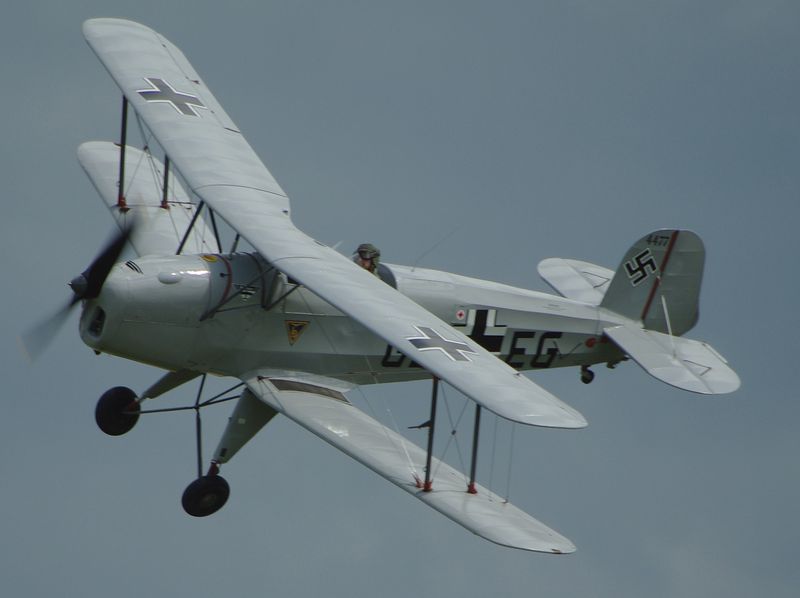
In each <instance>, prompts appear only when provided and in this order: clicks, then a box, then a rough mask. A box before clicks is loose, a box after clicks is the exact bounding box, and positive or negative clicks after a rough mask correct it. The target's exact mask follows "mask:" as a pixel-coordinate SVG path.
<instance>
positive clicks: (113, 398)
mask: <svg viewBox="0 0 800 598" xmlns="http://www.w3.org/2000/svg"><path fill="white" fill-rule="evenodd" d="M140 410H141V407H140V406H139V403H137V402H136V393H135V392H133V391H132V390H131V389H130V388H126V387H124V386H115V387H114V388H111V389H109V390H107V391H106V392H104V393H103V396H102V397H100V400H98V401H97V407H95V410H94V419H95V421H96V422H97V426H98V427H99V428H100V429H101V430H102V431H103V432H105V433H106V434H108V435H109V436H122V435H123V434H125V433H126V432H130V430H131V428H133V426H135V425H136V422H137V421H139V411H140Z"/></svg>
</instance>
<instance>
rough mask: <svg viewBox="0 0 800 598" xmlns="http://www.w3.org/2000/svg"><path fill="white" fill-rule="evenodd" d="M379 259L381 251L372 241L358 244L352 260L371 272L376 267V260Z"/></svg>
mask: <svg viewBox="0 0 800 598" xmlns="http://www.w3.org/2000/svg"><path fill="white" fill-rule="evenodd" d="M380 259H381V251H380V249H378V248H377V247H375V246H374V245H373V244H372V243H362V244H361V245H359V246H358V249H356V253H355V255H354V256H353V261H355V262H356V263H357V264H358V265H359V266H361V267H362V268H364V269H365V270H369V271H370V272H373V273H374V272H375V270H376V269H377V268H378V262H379V261H380Z"/></svg>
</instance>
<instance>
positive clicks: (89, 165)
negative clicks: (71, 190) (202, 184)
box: [78, 141, 219, 255]
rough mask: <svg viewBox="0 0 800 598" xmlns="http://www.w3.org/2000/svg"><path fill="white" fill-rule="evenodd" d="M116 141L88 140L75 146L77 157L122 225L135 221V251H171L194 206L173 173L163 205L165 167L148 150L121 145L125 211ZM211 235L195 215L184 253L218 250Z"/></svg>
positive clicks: (132, 240) (172, 251)
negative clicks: (119, 202)
mask: <svg viewBox="0 0 800 598" xmlns="http://www.w3.org/2000/svg"><path fill="white" fill-rule="evenodd" d="M119 155H120V146H119V145H117V144H116V143H111V142H110V141H88V142H86V143H82V144H81V145H80V146H79V147H78V162H80V165H81V166H82V167H83V169H84V170H85V171H86V174H87V175H88V176H89V179H90V180H91V181H92V184H93V185H94V188H95V189H97V193H98V194H99V195H100V197H101V198H102V199H103V202H104V203H105V204H106V206H108V208H109V210H110V211H111V215H112V216H113V217H114V220H115V221H116V222H117V224H118V225H119V226H120V227H125V226H126V225H127V224H128V223H129V221H130V219H135V220H136V228H135V231H134V234H133V237H132V238H131V241H130V242H131V245H132V246H133V249H134V251H136V253H137V254H139V255H173V254H174V253H175V251H176V250H177V249H178V245H180V242H181V239H182V238H183V236H184V234H185V232H186V230H188V228H189V224H190V223H191V221H192V217H193V216H194V214H195V210H196V209H197V206H195V205H194V204H193V203H192V202H191V201H190V200H189V196H188V195H187V194H186V191H184V189H183V187H182V186H181V184H180V183H179V182H178V180H177V178H176V177H174V176H171V177H169V185H168V190H169V193H168V201H167V206H168V208H167V209H165V208H163V207H161V199H162V195H163V191H162V185H163V179H164V166H163V164H161V162H160V161H159V160H157V159H156V158H154V157H153V156H152V155H151V154H149V153H145V152H143V151H141V150H139V149H136V148H135V147H130V146H127V147H126V148H125V186H124V191H125V201H126V203H127V209H126V210H120V209H119V207H118V206H117V195H118V180H119ZM218 251H219V250H218V248H217V242H216V240H215V238H214V234H213V233H212V232H211V230H210V229H209V228H208V226H207V225H206V224H205V222H203V219H202V216H201V217H199V218H198V219H197V221H196V222H195V224H194V226H193V227H192V230H191V233H190V234H189V236H188V237H187V239H186V242H185V244H184V247H183V253H217V252H218Z"/></svg>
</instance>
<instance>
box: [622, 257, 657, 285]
mask: <svg viewBox="0 0 800 598" xmlns="http://www.w3.org/2000/svg"><path fill="white" fill-rule="evenodd" d="M625 271H626V272H627V273H628V278H630V279H631V284H632V285H633V286H637V285H639V284H641V283H642V282H644V281H645V280H647V278H648V277H649V276H650V274H657V273H658V265H657V264H656V260H655V259H654V258H653V254H652V253H650V249H645V250H644V251H642V252H641V253H639V254H637V255H636V256H635V257H634V258H633V259H632V260H629V261H627V262H625Z"/></svg>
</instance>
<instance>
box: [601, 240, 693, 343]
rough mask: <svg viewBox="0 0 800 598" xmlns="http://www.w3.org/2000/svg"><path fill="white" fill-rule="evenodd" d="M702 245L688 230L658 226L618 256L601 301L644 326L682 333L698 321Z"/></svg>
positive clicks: (659, 330) (602, 305)
mask: <svg viewBox="0 0 800 598" xmlns="http://www.w3.org/2000/svg"><path fill="white" fill-rule="evenodd" d="M704 263H705V248H704V247H703V242H702V241H701V240H700V237H698V236H697V235H696V234H695V233H693V232H691V231H687V230H674V229H663V230H657V231H654V232H652V233H650V234H649V235H645V236H644V237H642V238H641V239H639V240H638V241H637V242H636V243H634V244H633V246H632V247H631V248H630V249H629V250H628V252H627V253H626V254H625V257H624V258H622V262H621V263H620V265H619V267H618V268H617V271H616V273H615V274H614V278H613V279H612V281H611V284H610V285H609V287H608V291H606V294H605V296H604V297H603V301H602V303H601V304H600V306H601V307H604V308H606V309H608V310H611V311H613V312H615V313H618V314H620V315H622V316H625V317H626V318H630V319H632V320H637V321H641V322H642V323H643V325H644V327H645V328H647V329H649V330H655V331H658V332H671V333H672V334H674V335H676V336H680V335H681V334H684V333H685V332H687V331H689V330H690V329H691V328H692V327H693V326H694V325H695V323H696V322H697V318H698V315H699V311H698V303H699V298H700V284H701V282H702V279H703V265H704Z"/></svg>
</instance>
